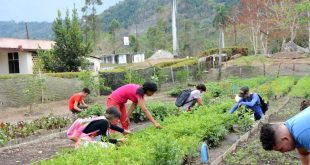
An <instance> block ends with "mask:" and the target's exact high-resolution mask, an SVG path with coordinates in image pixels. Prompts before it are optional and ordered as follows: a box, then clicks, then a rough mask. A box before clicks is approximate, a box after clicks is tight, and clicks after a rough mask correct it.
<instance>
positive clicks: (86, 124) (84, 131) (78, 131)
mask: <svg viewBox="0 0 310 165" xmlns="http://www.w3.org/2000/svg"><path fill="white" fill-rule="evenodd" d="M120 116H121V114H120V112H119V111H118V109H116V108H115V107H110V108H108V109H107V110H106V113H105V115H104V116H99V117H93V118H87V119H77V120H76V121H75V122H74V123H73V124H72V126H71V127H70V128H69V130H68V132H67V136H68V138H69V139H71V140H73V141H75V142H76V146H80V145H81V144H82V143H84V142H94V141H95V137H96V136H100V135H101V136H105V137H106V138H107V140H108V142H110V143H114V144H115V143H117V142H124V141H125V140H126V138H120V139H112V138H110V137H109V131H108V129H112V130H115V131H118V132H121V133H123V134H124V135H125V134H129V133H130V131H128V130H124V129H122V128H120V127H118V126H116V125H113V124H111V123H113V122H115V121H117V120H119V119H120Z"/></svg>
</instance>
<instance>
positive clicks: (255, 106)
mask: <svg viewBox="0 0 310 165" xmlns="http://www.w3.org/2000/svg"><path fill="white" fill-rule="evenodd" d="M239 104H242V105H244V106H245V107H246V108H248V109H251V110H252V111H254V113H255V114H256V115H258V116H259V117H260V118H261V117H262V116H264V113H263V111H262V108H261V106H260V105H261V102H260V99H259V97H258V94H257V93H253V94H251V95H250V97H249V98H247V99H240V100H239V101H238V102H237V103H236V104H235V105H234V106H233V107H232V108H231V109H230V111H229V113H234V112H235V111H236V110H237V109H238V106H239Z"/></svg>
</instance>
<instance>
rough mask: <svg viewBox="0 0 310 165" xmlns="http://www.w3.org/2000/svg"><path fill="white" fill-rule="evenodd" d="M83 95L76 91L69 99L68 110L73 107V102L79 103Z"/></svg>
mask: <svg viewBox="0 0 310 165" xmlns="http://www.w3.org/2000/svg"><path fill="white" fill-rule="evenodd" d="M82 100H83V96H82V95H81V94H80V93H76V94H74V95H73V96H71V97H70V99H69V110H70V111H71V110H72V109H73V108H74V102H75V101H77V102H78V104H81V102H82Z"/></svg>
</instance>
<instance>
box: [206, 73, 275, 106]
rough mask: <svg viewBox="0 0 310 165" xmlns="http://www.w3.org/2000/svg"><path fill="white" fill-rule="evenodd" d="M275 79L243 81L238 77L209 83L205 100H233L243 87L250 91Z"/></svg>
mask: <svg viewBox="0 0 310 165" xmlns="http://www.w3.org/2000/svg"><path fill="white" fill-rule="evenodd" d="M272 79H273V78H271V77H262V76H261V77H254V78H247V79H241V78H237V77H231V78H228V79H226V80H223V81H220V82H209V83H207V84H206V87H207V92H205V93H204V94H203V100H204V102H205V103H208V102H210V99H212V98H216V97H227V96H229V97H231V98H233V97H234V96H235V95H236V94H238V93H239V89H240V87H242V86H248V87H249V88H250V89H251V88H254V87H257V86H259V85H261V84H263V83H266V82H269V81H270V80H272Z"/></svg>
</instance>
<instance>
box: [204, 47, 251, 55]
mask: <svg viewBox="0 0 310 165" xmlns="http://www.w3.org/2000/svg"><path fill="white" fill-rule="evenodd" d="M223 53H224V54H227V56H228V58H230V57H231V56H233V55H235V54H241V55H243V56H246V55H248V53H249V50H248V48H245V47H226V48H224V49H223ZM212 54H218V48H212V49H208V50H206V51H204V52H202V53H201V55H200V56H201V57H205V56H209V55H212Z"/></svg>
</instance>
